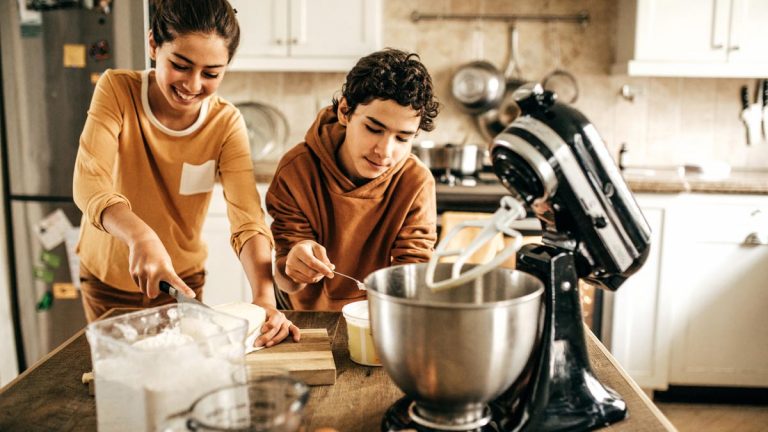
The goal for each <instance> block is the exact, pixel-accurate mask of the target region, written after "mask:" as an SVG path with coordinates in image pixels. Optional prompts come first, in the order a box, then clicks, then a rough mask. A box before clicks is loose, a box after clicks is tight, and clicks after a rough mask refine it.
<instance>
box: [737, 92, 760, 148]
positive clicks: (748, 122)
mask: <svg viewBox="0 0 768 432" xmlns="http://www.w3.org/2000/svg"><path fill="white" fill-rule="evenodd" d="M741 108H742V110H741V120H742V121H743V122H744V127H746V129H747V145H751V144H757V143H758V142H759V141H760V133H761V131H760V129H761V123H762V120H763V112H762V111H763V110H762V109H761V108H760V105H759V104H757V103H754V104H752V103H750V102H749V90H748V89H747V86H745V85H744V86H741Z"/></svg>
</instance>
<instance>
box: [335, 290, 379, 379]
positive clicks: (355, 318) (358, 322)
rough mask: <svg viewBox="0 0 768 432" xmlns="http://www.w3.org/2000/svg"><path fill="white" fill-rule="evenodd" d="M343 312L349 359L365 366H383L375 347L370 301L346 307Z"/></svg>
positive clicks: (354, 303) (350, 304)
mask: <svg viewBox="0 0 768 432" xmlns="http://www.w3.org/2000/svg"><path fill="white" fill-rule="evenodd" d="M341 312H342V313H343V314H344V319H345V320H347V336H348V340H349V344H348V345H349V357H350V358H351V359H352V361H353V362H355V363H359V364H361V365H365V366H381V360H380V359H379V355H378V354H377V353H376V347H375V346H374V345H373V335H372V333H371V322H370V320H369V319H368V300H362V301H357V302H353V303H349V304H347V305H345V306H344V307H343V308H342V309H341Z"/></svg>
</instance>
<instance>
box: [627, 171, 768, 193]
mask: <svg viewBox="0 0 768 432" xmlns="http://www.w3.org/2000/svg"><path fill="white" fill-rule="evenodd" d="M623 176H624V180H625V181H626V182H627V185H628V186H629V188H630V189H631V190H632V191H633V192H635V193H679V192H700V193H721V194H756V195H764V194H768V171H762V170H759V171H758V170H755V171H748V170H733V171H731V172H730V174H728V175H720V176H714V175H704V174H701V173H691V172H686V171H685V170H684V169H682V168H629V169H627V170H625V171H624V173H623Z"/></svg>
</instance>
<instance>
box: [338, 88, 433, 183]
mask: <svg viewBox="0 0 768 432" xmlns="http://www.w3.org/2000/svg"><path fill="white" fill-rule="evenodd" d="M347 108H348V105H347V101H346V99H344V98H342V100H341V102H340V103H339V110H338V113H337V115H338V117H339V123H341V124H342V125H344V126H346V127H347V134H346V137H345V138H344V142H343V143H342V145H341V148H340V149H339V157H338V159H339V163H340V165H341V168H342V171H344V173H345V174H347V175H348V176H349V177H350V179H352V180H353V181H361V180H362V181H365V180H371V179H374V178H376V177H378V176H380V175H382V174H384V172H386V171H387V170H388V169H390V168H392V167H393V166H395V165H397V163H398V162H400V161H402V160H403V159H405V158H406V157H408V154H409V153H410V152H411V145H412V144H413V139H414V137H415V136H416V133H417V132H418V131H419V124H420V122H421V117H420V116H419V113H418V112H417V111H416V110H414V109H413V108H411V107H410V106H402V105H400V104H398V103H397V102H395V101H393V100H391V99H387V100H380V99H374V100H373V101H371V102H370V103H368V104H365V105H363V104H359V105H358V106H357V107H356V108H355V112H354V113H352V114H350V115H345V114H344V112H346V111H347Z"/></svg>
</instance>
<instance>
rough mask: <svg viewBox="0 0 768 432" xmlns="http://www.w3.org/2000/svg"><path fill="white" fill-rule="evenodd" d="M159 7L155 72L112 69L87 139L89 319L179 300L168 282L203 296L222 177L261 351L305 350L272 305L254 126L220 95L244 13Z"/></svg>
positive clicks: (82, 187)
mask: <svg viewBox="0 0 768 432" xmlns="http://www.w3.org/2000/svg"><path fill="white" fill-rule="evenodd" d="M155 3H156V12H155V15H154V17H153V19H152V27H151V30H150V31H149V33H148V38H149V53H150V57H151V58H152V60H154V61H155V63H156V67H155V69H150V70H147V71H125V70H108V71H106V72H105V73H104V74H103V75H102V76H101V78H100V79H99V82H98V84H97V85H96V89H95V92H94V95H93V99H92V100H91V106H90V109H89V110H88V118H87V120H86V123H85V127H84V128H83V133H82V135H81V137H80V147H79V149H78V154H77V161H76V166H75V176H74V187H73V189H74V198H75V202H76V204H77V206H78V207H79V208H80V210H81V211H82V212H83V220H82V223H81V233H80V243H79V246H78V253H79V255H80V264H81V280H82V284H81V286H82V293H83V305H84V308H85V311H86V316H87V318H88V320H89V321H92V320H94V319H96V318H97V317H98V316H100V315H101V314H103V313H104V312H106V311H107V310H109V309H110V308H113V307H154V306H159V305H162V304H166V303H169V302H172V301H173V299H172V298H171V297H169V296H167V295H166V294H161V293H160V292H159V284H160V281H167V282H169V283H170V284H171V285H173V286H175V287H176V288H178V289H179V290H181V291H183V292H184V293H185V294H186V295H188V296H189V297H194V296H198V297H200V295H201V293H202V287H203V284H204V282H205V270H204V268H203V266H204V263H205V259H206V256H207V250H206V247H205V244H204V243H203V241H202V239H201V231H202V226H203V222H204V220H205V215H206V212H207V208H208V204H209V202H210V199H211V191H212V189H213V185H214V181H215V179H216V178H217V177H218V179H219V181H220V182H221V184H222V186H223V188H224V192H225V199H226V201H227V214H228V217H229V220H230V225H231V244H232V248H233V249H234V251H235V253H236V254H237V256H238V257H239V258H240V261H241V262H242V265H243V268H244V270H245V273H246V275H247V277H248V281H249V282H250V285H251V288H252V291H253V303H254V304H257V305H259V306H262V307H264V308H266V310H267V322H266V323H265V327H264V328H262V330H263V331H264V332H265V333H264V334H263V335H262V337H261V338H260V339H259V340H257V342H256V345H267V346H270V345H273V344H274V343H277V342H279V341H280V340H282V339H284V338H285V337H287V336H288V335H289V334H292V335H293V338H294V339H295V340H298V338H299V330H298V328H296V326H294V325H293V324H292V323H291V322H290V321H288V320H287V319H286V318H285V315H284V314H282V313H281V312H279V311H277V310H276V307H275V296H274V288H273V283H272V277H271V250H272V244H273V241H272V237H271V234H270V231H269V228H268V227H267V226H266V224H265V222H264V213H263V211H262V209H261V207H260V205H259V203H260V200H259V195H258V192H257V191H256V183H255V180H254V177H253V168H252V163H251V158H250V149H249V145H248V136H247V131H246V128H245V123H244V121H243V119H242V116H241V115H240V112H239V111H238V110H237V109H236V108H235V107H234V106H233V105H232V104H230V103H229V102H227V101H225V100H224V99H222V98H220V97H218V96H217V95H216V94H215V93H216V89H217V88H218V87H219V84H220V83H221V81H222V79H223V78H224V75H225V72H226V66H227V64H229V62H230V60H231V59H232V56H233V55H234V53H235V50H236V48H237V45H238V43H239V39H240V29H239V26H238V23H237V19H236V18H235V11H234V10H233V9H232V7H231V6H230V5H229V3H228V2H227V1H226V0H162V1H157V2H155ZM213 289H215V287H213Z"/></svg>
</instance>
